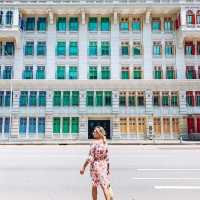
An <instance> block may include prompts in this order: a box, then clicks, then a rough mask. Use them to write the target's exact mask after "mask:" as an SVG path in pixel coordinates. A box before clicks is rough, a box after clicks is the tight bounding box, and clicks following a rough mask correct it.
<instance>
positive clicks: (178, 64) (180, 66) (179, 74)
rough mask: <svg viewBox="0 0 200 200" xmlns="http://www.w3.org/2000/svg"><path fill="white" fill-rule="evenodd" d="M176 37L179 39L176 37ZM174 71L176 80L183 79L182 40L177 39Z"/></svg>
mask: <svg viewBox="0 0 200 200" xmlns="http://www.w3.org/2000/svg"><path fill="white" fill-rule="evenodd" d="M177 37H181V36H180V35H177ZM176 70H177V79H185V55H184V44H183V39H181V38H177V43H176Z"/></svg>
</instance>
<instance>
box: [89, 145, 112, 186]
mask: <svg viewBox="0 0 200 200" xmlns="http://www.w3.org/2000/svg"><path fill="white" fill-rule="evenodd" d="M88 159H89V163H90V175H91V178H92V185H94V186H96V187H98V186H99V185H101V186H102V187H104V188H108V186H109V185H110V173H108V172H109V157H108V145H107V144H104V143H100V142H94V143H92V144H91V146H90V151H89V158H88Z"/></svg>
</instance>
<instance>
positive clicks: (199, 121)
mask: <svg viewBox="0 0 200 200" xmlns="http://www.w3.org/2000/svg"><path fill="white" fill-rule="evenodd" d="M197 133H200V117H198V118H197Z"/></svg>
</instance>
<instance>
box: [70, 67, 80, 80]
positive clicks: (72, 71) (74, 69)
mask: <svg viewBox="0 0 200 200" xmlns="http://www.w3.org/2000/svg"><path fill="white" fill-rule="evenodd" d="M69 79H78V70H77V67H76V66H70V67H69Z"/></svg>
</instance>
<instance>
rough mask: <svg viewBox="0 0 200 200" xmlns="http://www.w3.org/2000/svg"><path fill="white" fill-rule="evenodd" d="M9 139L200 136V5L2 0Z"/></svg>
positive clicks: (1, 116)
mask: <svg viewBox="0 0 200 200" xmlns="http://www.w3.org/2000/svg"><path fill="white" fill-rule="evenodd" d="M0 3H1V4H0V136H1V137H0V139H1V140H6V139H9V138H15V139H17V140H19V141H20V139H27V140H34V139H39V140H41V141H42V140H46V139H48V140H55V139H58V138H59V139H63V140H65V139H66V140H67V139H88V138H91V133H92V130H93V128H94V127H95V126H96V125H101V126H104V128H105V129H106V131H107V137H108V138H110V139H126V138H129V139H146V138H152V137H154V138H156V139H178V138H180V136H183V137H185V138H196V137H198V136H199V135H200V81H199V79H200V2H198V1H197V0H193V1H192V0H190V1H187V0H159V1H158V0H143V1H139V0H128V1H125V2H123V1H120V0H116V1H114V0H111V1H104V0H100V1H93V0H89V1H86V0H83V1H70V0H15V1H9V0H2V1H0Z"/></svg>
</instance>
